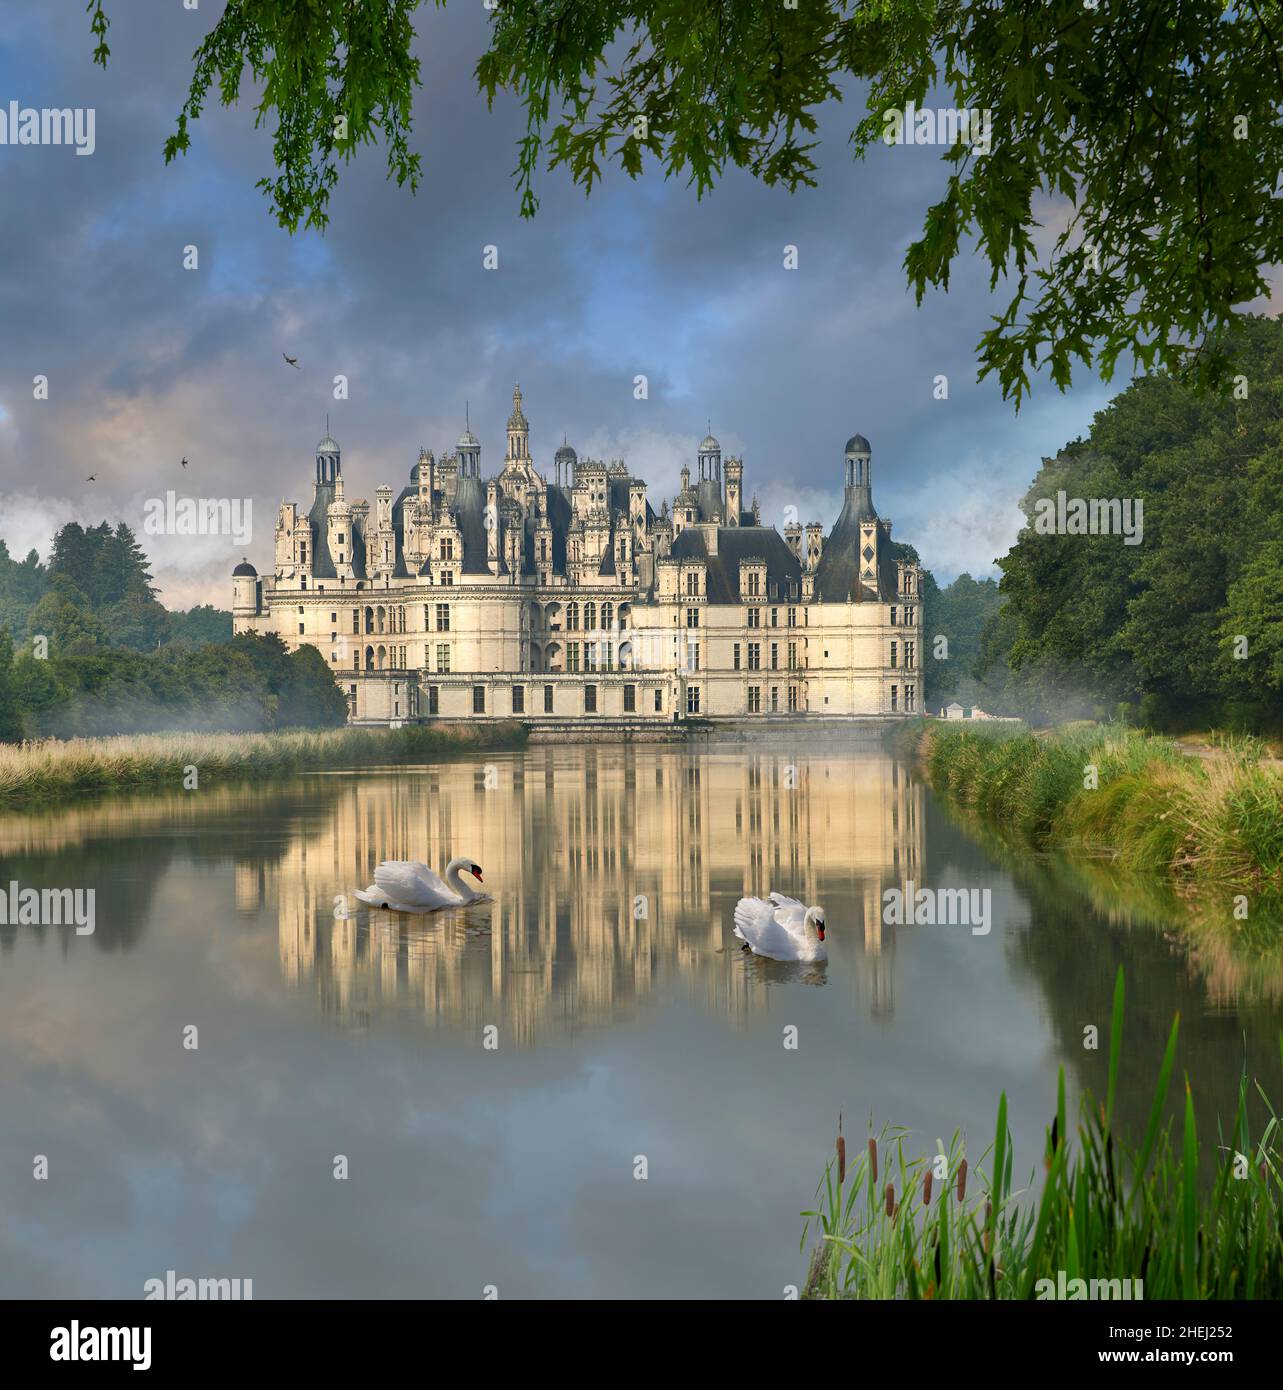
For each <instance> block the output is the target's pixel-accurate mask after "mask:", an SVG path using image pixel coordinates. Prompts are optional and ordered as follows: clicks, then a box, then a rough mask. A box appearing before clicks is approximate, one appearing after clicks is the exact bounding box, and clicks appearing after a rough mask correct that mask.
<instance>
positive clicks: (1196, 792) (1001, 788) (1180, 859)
mask: <svg viewBox="0 0 1283 1390" xmlns="http://www.w3.org/2000/svg"><path fill="white" fill-rule="evenodd" d="M917 753H918V756H919V758H920V760H921V761H922V762H923V764H924V765H925V767H926V769H927V772H928V775H929V777H930V779H931V783H932V785H933V786H934V787H935V789H936V790H937V791H938V792H940V793H941V794H944V795H947V796H948V797H949V798H950V799H951V800H952V801H953V802H955V803H956V804H957V805H960V806H963V807H966V808H968V809H970V810H974V811H975V812H977V813H978V814H979V815H981V816H983V817H985V818H986V819H989V820H992V821H994V822H996V823H999V824H1001V825H1003V826H1005V827H1007V828H1009V829H1011V830H1014V831H1016V832H1018V833H1019V834H1021V835H1023V836H1025V837H1026V838H1028V839H1029V840H1032V841H1033V842H1034V843H1035V844H1037V845H1039V846H1040V847H1044V848H1060V849H1065V850H1068V851H1070V852H1073V853H1079V854H1088V855H1104V856H1107V857H1109V858H1110V859H1112V860H1113V861H1114V862H1116V863H1117V864H1119V865H1120V866H1122V867H1124V868H1129V869H1146V870H1156V871H1160V872H1163V873H1166V874H1168V875H1170V876H1171V877H1172V878H1173V879H1174V880H1175V881H1177V882H1178V883H1183V884H1189V883H1193V882H1194V881H1195V880H1197V881H1198V883H1199V884H1200V885H1202V886H1204V887H1206V886H1207V885H1209V884H1219V885H1223V886H1224V887H1225V888H1226V889H1227V890H1238V891H1241V892H1243V893H1246V894H1248V895H1251V896H1253V897H1255V898H1257V899H1258V900H1262V901H1263V900H1266V899H1268V900H1270V901H1271V903H1272V904H1273V905H1276V906H1277V905H1278V904H1279V903H1280V902H1283V772H1280V771H1279V770H1278V769H1276V768H1275V767H1273V766H1272V765H1271V764H1270V761H1269V760H1268V758H1266V757H1264V756H1263V755H1262V749H1261V747H1260V746H1259V745H1258V744H1257V743H1256V742H1255V741H1252V740H1243V741H1240V742H1235V741H1232V740H1226V741H1225V742H1224V743H1223V744H1222V745H1221V746H1220V747H1219V748H1218V750H1217V756H1215V757H1209V758H1204V759H1200V758H1191V757H1189V756H1188V755H1187V754H1186V753H1185V752H1183V751H1182V750H1181V748H1180V747H1179V745H1177V744H1176V743H1175V742H1173V741H1172V740H1171V739H1166V738H1158V737H1154V736H1152V735H1149V734H1143V733H1140V732H1138V731H1136V730H1134V729H1127V728H1123V727H1120V726H1115V725H1110V726H1100V725H1087V726H1081V727H1078V726H1067V727H1065V728H1063V729H1060V730H1058V731H1055V732H1050V733H1031V732H1028V731H1022V732H1006V731H989V730H984V731H981V730H979V729H957V728H946V727H943V726H934V725H931V726H926V727H924V728H923V729H921V730H920V731H919V733H918V736H917ZM1248 910H1249V911H1250V907H1249V909H1248Z"/></svg>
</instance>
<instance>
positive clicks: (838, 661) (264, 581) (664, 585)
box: [232, 387, 922, 724]
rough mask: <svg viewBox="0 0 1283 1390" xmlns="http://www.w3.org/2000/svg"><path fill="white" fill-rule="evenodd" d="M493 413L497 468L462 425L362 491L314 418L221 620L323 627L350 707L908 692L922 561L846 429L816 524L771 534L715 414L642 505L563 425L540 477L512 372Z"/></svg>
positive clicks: (565, 709) (846, 698)
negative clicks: (833, 503) (305, 492)
mask: <svg viewBox="0 0 1283 1390" xmlns="http://www.w3.org/2000/svg"><path fill="white" fill-rule="evenodd" d="M507 434H508V441H507V452H506V455H505V458H504V461H503V467H502V469H501V470H500V471H499V473H498V474H497V475H496V476H492V477H488V478H483V477H482V471H481V445H480V443H479V442H478V440H477V438H476V437H475V436H474V435H473V433H472V431H471V429H470V428H469V429H466V430H465V431H464V434H463V436H462V438H461V439H460V440H459V442H458V444H457V445H456V447H455V449H454V450H453V451H452V452H450V453H448V454H444V455H443V456H442V457H441V458H440V459H437V458H436V457H434V455H433V454H431V453H430V452H428V451H427V450H426V449H424V450H421V451H420V453H419V458H418V462H417V463H416V464H415V465H414V467H413V468H412V469H411V470H410V479H409V483H408V484H407V485H406V486H405V487H403V488H402V489H401V491H400V492H399V493H396V492H395V491H394V489H393V488H392V487H390V486H388V485H387V484H384V485H383V486H381V487H379V488H377V489H376V491H375V494H374V504H373V508H371V506H370V504H369V502H367V501H363V500H356V499H349V498H348V497H347V495H346V493H345V489H344V481H343V472H342V461H341V455H340V451H339V446H338V445H337V444H336V443H335V442H334V440H333V439H331V438H330V437H329V436H328V434H327V436H326V438H324V439H323V440H321V442H320V443H319V444H318V445H317V447H316V479H315V484H314V490H313V496H312V504H311V506H310V508H309V509H308V510H307V511H306V512H305V511H303V510H302V509H301V508H300V507H299V506H298V504H297V503H294V502H282V504H281V508H280V513H279V515H278V518H277V523H276V536H275V555H274V558H273V568H272V573H271V574H270V575H266V574H265V575H262V576H260V575H259V573H258V571H257V570H256V569H255V567H254V566H253V565H251V564H250V563H249V562H248V561H245V562H243V563H241V564H240V565H237V567H236V569H235V570H234V571H233V578H232V589H233V601H232V613H233V621H234V626H235V631H236V632H238V633H240V632H258V633H275V634H276V635H277V636H278V637H280V638H281V639H282V641H284V642H285V644H286V645H287V646H288V647H290V648H291V649H293V648H296V647H298V646H300V645H302V644H303V643H308V644H310V645H312V646H314V647H316V648H317V649H318V650H319V651H320V652H321V653H322V655H323V656H324V657H325V659H326V662H327V663H328V664H329V666H330V668H331V669H332V670H333V672H334V676H335V679H336V680H337V681H338V682H339V683H340V685H341V686H342V688H343V690H344V691H345V693H346V695H347V699H348V708H349V718H350V719H351V721H352V722H353V723H357V724H382V723H398V722H407V721H419V720H427V719H432V718H437V717H440V718H456V719H457V718H487V719H492V718H502V719H511V718H516V719H520V720H524V721H529V722H532V723H540V722H543V723H547V722H554V723H555V722H559V721H584V722H586V723H594V722H606V723H619V722H628V723H637V724H650V723H664V724H668V723H672V722H674V721H681V720H685V719H713V720H737V721H753V720H770V719H772V718H789V717H793V718H805V717H807V716H811V717H815V716H828V717H835V718H848V719H849V718H878V719H881V718H894V717H898V716H906V715H915V714H917V713H920V712H921V708H922V698H921V687H922V672H921V664H920V663H921V647H922V608H921V596H920V589H921V577H922V571H921V568H920V566H919V565H918V564H917V563H916V561H914V560H912V559H907V558H904V556H903V555H901V554H899V553H897V552H898V547H897V546H896V545H895V544H894V543H893V542H892V540H891V523H890V521H889V520H886V519H884V518H880V517H879V516H878V514H877V512H876V511H875V510H874V507H873V496H872V475H871V470H870V456H871V450H870V447H869V442H868V440H867V439H865V438H864V436H863V435H860V434H856V435H853V436H852V437H851V438H850V439H849V440H848V441H847V444H846V449H845V457H844V467H845V492H844V497H843V505H842V510H841V513H840V514H839V516H838V518H837V520H836V522H835V523H834V525H833V527H832V528H831V529H830V530H829V531H828V533H827V534H826V533H825V531H824V528H823V526H822V525H820V524H819V523H818V522H813V523H811V524H809V525H807V526H802V525H800V524H798V523H796V522H794V523H791V524H788V525H786V526H785V528H784V532H783V534H781V533H780V532H779V531H777V530H776V529H775V527H773V526H763V525H762V523H761V516H760V509H759V507H758V505H757V502H756V499H754V500H753V502H752V503H751V505H749V506H748V507H745V505H744V492H743V489H744V465H743V461H742V460H741V459H738V458H731V457H728V458H726V459H725V460H723V458H722V450H721V446H720V444H719V443H718V442H717V440H716V439H714V438H713V437H712V435H711V434H710V435H709V436H707V437H706V438H705V439H704V441H703V442H702V443H701V444H700V446H699V450H698V455H697V460H696V469H697V472H696V475H694V476H693V475H692V473H691V470H690V468H689V467H686V468H683V469H682V475H681V481H682V486H681V491H680V492H679V493H678V494H677V496H676V497H675V498H673V500H672V504H671V507H670V505H669V503H668V502H664V503H663V505H662V507H661V509H660V511H659V512H658V513H656V511H655V510H654V507H653V506H652V504H651V502H650V501H649V500H648V498H647V489H646V483H645V482H644V481H643V480H642V479H641V478H636V477H634V476H632V475H631V474H630V472H629V471H628V469H627V468H626V467H625V465H624V464H623V462H622V461H619V460H616V461H613V462H611V463H609V464H607V463H604V462H601V461H599V460H596V459H580V458H578V457H577V456H576V454H575V451H574V450H573V449H572V448H571V447H570V446H569V445H568V444H563V445H562V447H561V448H559V449H558V450H557V451H556V454H555V455H554V458H553V467H552V479H551V481H549V480H548V479H547V478H546V477H545V476H544V474H542V473H541V472H540V471H539V470H538V469H537V468H536V467H535V463H534V460H533V459H532V457H531V454H530V430H529V424H528V422H527V420H526V416H525V413H524V411H523V408H522V397H521V389H520V387H518V388H517V389H515V390H514V391H513V398H512V414H511V416H510V417H509V419H508V431H507Z"/></svg>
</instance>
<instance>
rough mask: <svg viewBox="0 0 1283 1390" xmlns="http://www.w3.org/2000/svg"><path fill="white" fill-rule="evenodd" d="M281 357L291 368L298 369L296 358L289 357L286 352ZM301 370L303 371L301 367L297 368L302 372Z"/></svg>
mask: <svg viewBox="0 0 1283 1390" xmlns="http://www.w3.org/2000/svg"><path fill="white" fill-rule="evenodd" d="M281 356H282V357H283V358H284V359H285V360H286V361H287V362H288V363H289V364H290V366H291V367H298V358H297V357H291V356H290V355H289V353H288V352H283V353H281ZM302 370H303V369H302V367H299V371H302Z"/></svg>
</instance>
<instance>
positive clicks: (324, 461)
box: [316, 418, 343, 488]
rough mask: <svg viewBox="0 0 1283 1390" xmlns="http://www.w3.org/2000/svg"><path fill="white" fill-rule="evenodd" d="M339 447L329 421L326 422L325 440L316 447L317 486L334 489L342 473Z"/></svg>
mask: <svg viewBox="0 0 1283 1390" xmlns="http://www.w3.org/2000/svg"><path fill="white" fill-rule="evenodd" d="M342 471H343V469H342V465H341V462H340V454H339V446H338V445H337V444H336V443H335V442H334V439H333V437H332V436H331V434H330V423H329V419H328V418H327V419H326V422H325V438H324V439H322V440H321V442H320V443H319V444H318V445H317V446H316V485H317V487H318V488H319V487H333V486H334V484H335V483H336V482H337V481H338V478H339V475H340V473H342Z"/></svg>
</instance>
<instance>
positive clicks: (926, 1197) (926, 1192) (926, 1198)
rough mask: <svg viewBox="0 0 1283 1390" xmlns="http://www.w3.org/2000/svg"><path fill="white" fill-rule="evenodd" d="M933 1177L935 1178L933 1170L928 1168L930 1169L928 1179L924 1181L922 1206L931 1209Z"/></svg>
mask: <svg viewBox="0 0 1283 1390" xmlns="http://www.w3.org/2000/svg"><path fill="white" fill-rule="evenodd" d="M932 1176H933V1174H932V1172H931V1169H930V1168H928V1169H927V1175H926V1177H925V1178H923V1179H922V1205H923V1206H924V1207H929V1206H930V1205H931V1179H932Z"/></svg>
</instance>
